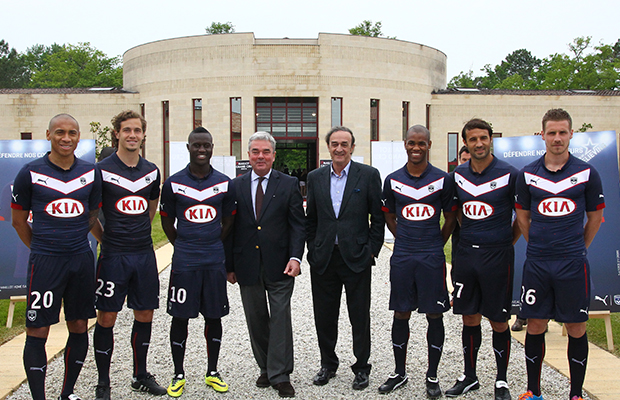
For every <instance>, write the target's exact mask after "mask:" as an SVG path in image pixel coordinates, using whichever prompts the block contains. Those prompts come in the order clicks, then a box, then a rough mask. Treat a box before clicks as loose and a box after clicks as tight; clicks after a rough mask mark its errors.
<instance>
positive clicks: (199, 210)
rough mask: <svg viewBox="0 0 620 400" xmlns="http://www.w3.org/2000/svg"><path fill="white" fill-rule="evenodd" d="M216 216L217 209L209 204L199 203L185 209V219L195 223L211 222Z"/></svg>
mask: <svg viewBox="0 0 620 400" xmlns="http://www.w3.org/2000/svg"><path fill="white" fill-rule="evenodd" d="M216 216H217V211H216V210H215V208H213V207H212V206H210V205H208V204H197V205H195V206H192V207H190V208H188V209H187V210H185V219H187V220H188V221H189V222H193V223H195V224H204V223H207V222H211V221H213V220H214V219H215V217H216Z"/></svg>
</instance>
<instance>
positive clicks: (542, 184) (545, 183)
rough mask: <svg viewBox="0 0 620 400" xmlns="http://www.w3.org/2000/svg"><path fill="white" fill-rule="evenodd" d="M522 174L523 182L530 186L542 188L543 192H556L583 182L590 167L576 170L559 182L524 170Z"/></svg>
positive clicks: (588, 176)
mask: <svg viewBox="0 0 620 400" xmlns="http://www.w3.org/2000/svg"><path fill="white" fill-rule="evenodd" d="M523 176H524V177H525V183H526V184H527V185H530V186H536V187H537V188H539V189H542V190H544V191H545V192H549V193H553V194H558V193H561V192H563V191H565V190H566V189H570V188H572V187H573V186H575V185H578V184H580V183H584V182H587V181H589V180H590V168H588V169H584V170H583V171H581V172H577V173H576V174H574V175H571V176H569V177H568V178H566V179H562V180H561V181H559V182H552V181H550V180H548V179H545V178H541V177H540V176H538V175H534V174H530V173H528V172H524V173H523Z"/></svg>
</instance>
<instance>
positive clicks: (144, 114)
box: [140, 103, 146, 118]
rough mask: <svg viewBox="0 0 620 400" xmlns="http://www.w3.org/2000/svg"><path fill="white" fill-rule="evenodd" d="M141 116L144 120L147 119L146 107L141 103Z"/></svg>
mask: <svg viewBox="0 0 620 400" xmlns="http://www.w3.org/2000/svg"><path fill="white" fill-rule="evenodd" d="M140 115H142V118H146V107H145V105H144V103H140Z"/></svg>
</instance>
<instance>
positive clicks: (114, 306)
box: [95, 250, 159, 312]
mask: <svg viewBox="0 0 620 400" xmlns="http://www.w3.org/2000/svg"><path fill="white" fill-rule="evenodd" d="M95 293H96V295H97V302H96V306H97V309H98V310H101V311H111V312H118V311H120V310H121V309H122V308H123V303H124V302H125V297H127V307H129V308H131V309H133V310H154V309H156V308H159V275H158V272H157V260H156V259H155V252H154V251H152V250H151V251H149V252H146V253H139V254H121V255H112V256H110V255H104V254H103V253H102V254H101V255H99V262H98V263H97V288H96V290H95Z"/></svg>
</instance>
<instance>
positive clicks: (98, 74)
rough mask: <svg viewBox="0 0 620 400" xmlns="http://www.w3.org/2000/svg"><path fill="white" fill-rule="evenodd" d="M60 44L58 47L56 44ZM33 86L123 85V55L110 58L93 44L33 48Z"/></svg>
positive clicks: (31, 85) (31, 84)
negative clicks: (92, 45) (121, 57)
mask: <svg viewBox="0 0 620 400" xmlns="http://www.w3.org/2000/svg"><path fill="white" fill-rule="evenodd" d="M55 46H56V47H55ZM32 50H33V51H31V55H32V59H31V64H30V65H31V67H32V68H33V70H32V80H31V82H30V84H29V86H30V87H35V88H61V87H122V86H123V67H122V65H121V59H120V57H108V56H106V55H105V54H104V53H103V52H102V51H100V50H97V49H96V48H94V47H91V46H90V43H88V42H85V43H78V44H77V45H72V44H65V45H62V46H58V45H52V47H51V48H45V47H40V46H39V47H37V46H35V47H33V48H32Z"/></svg>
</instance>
